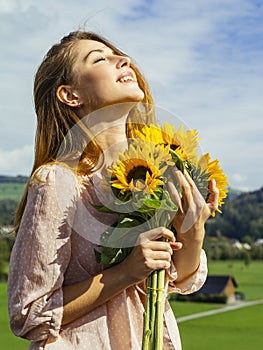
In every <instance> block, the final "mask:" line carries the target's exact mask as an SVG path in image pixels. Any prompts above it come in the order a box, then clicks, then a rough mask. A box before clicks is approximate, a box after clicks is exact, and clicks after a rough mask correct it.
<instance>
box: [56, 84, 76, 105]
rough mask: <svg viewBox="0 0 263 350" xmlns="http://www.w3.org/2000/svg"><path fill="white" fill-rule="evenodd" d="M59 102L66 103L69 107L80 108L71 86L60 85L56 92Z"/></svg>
mask: <svg viewBox="0 0 263 350" xmlns="http://www.w3.org/2000/svg"><path fill="white" fill-rule="evenodd" d="M56 95H57V98H58V99H59V101H61V102H63V103H65V104H66V105H68V106H69V107H79V105H80V101H79V97H78V95H77V94H76V92H73V91H72V87H71V86H70V85H60V86H59V87H58V88H57V92H56Z"/></svg>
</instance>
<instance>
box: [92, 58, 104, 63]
mask: <svg viewBox="0 0 263 350" xmlns="http://www.w3.org/2000/svg"><path fill="white" fill-rule="evenodd" d="M105 60H106V58H105V57H98V58H97V59H96V60H95V61H94V63H98V62H100V61H105Z"/></svg>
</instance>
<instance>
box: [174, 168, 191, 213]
mask: <svg viewBox="0 0 263 350" xmlns="http://www.w3.org/2000/svg"><path fill="white" fill-rule="evenodd" d="M172 171H173V174H174V176H175V178H176V180H177V182H178V184H179V186H180V188H181V191H182V198H183V203H184V204H185V206H186V209H187V208H188V207H189V206H190V205H191V203H192V201H193V196H192V183H189V182H188V180H187V178H186V177H185V175H184V174H183V173H182V172H181V171H180V170H178V169H173V170H172ZM183 209H185V208H183Z"/></svg>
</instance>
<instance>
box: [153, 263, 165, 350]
mask: <svg viewBox="0 0 263 350" xmlns="http://www.w3.org/2000/svg"><path fill="white" fill-rule="evenodd" d="M164 284H165V270H164V269H162V270H158V282H157V290H158V292H157V301H156V321H155V332H154V333H155V347H154V350H163V314H164Z"/></svg>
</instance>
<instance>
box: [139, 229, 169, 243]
mask: <svg viewBox="0 0 263 350" xmlns="http://www.w3.org/2000/svg"><path fill="white" fill-rule="evenodd" d="M162 237H163V238H167V239H168V240H169V241H171V242H174V241H175V238H174V234H173V232H172V231H170V230H169V229H168V228H166V227H156V228H154V229H152V230H149V231H146V232H143V233H141V234H140V236H139V239H140V242H142V241H143V240H150V241H155V240H157V239H158V238H162Z"/></svg>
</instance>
